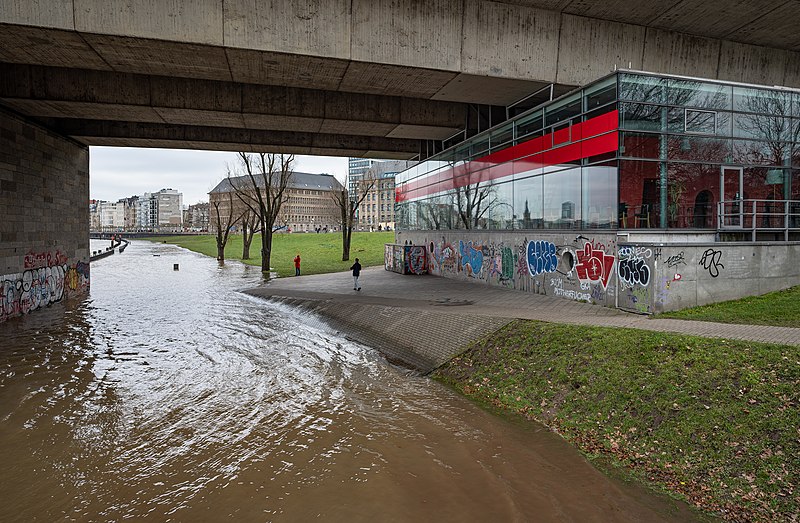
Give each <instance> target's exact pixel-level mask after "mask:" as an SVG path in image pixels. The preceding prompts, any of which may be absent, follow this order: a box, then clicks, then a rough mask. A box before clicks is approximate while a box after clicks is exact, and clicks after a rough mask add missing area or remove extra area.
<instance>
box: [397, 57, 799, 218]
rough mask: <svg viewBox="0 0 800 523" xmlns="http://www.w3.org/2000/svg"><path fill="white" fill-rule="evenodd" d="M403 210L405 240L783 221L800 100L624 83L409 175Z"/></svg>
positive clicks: (548, 110) (730, 88)
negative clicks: (408, 233)
mask: <svg viewBox="0 0 800 523" xmlns="http://www.w3.org/2000/svg"><path fill="white" fill-rule="evenodd" d="M396 199H397V204H398V205H397V211H398V217H397V220H398V228H400V229H406V230H436V229H502V230H508V229H521V230H522V229H597V228H606V229H615V228H620V229H633V228H655V229H716V228H718V227H719V226H721V225H722V226H727V225H731V224H734V225H735V224H736V220H737V219H738V220H740V222H739V224H740V225H744V226H747V225H748V224H747V223H745V222H746V221H747V220H752V219H753V218H751V217H749V216H752V213H751V212H750V211H751V209H752V210H756V209H757V210H758V216H759V218H757V219H758V220H765V221H768V220H773V219H774V220H777V219H779V218H780V216H778V214H782V213H783V212H784V210H785V208H782V209H783V210H780V212H772V211H776V210H779V209H778V208H779V207H781V206H782V205H790V204H787V203H785V202H783V201H785V200H794V201H798V200H800V91H797V90H790V89H782V88H768V87H756V86H749V85H741V84H734V83H726V82H717V81H711V80H699V79H689V78H682V77H670V76H660V75H654V74H648V73H632V72H623V71H621V72H617V73H614V74H613V75H610V76H608V77H605V78H603V79H601V80H598V81H597V82H595V83H593V84H590V85H588V86H586V87H584V88H582V89H579V90H576V91H573V92H572V93H569V94H567V95H565V96H563V97H561V98H559V99H557V100H554V101H552V102H549V103H547V104H546V105H544V106H540V107H537V108H534V109H532V110H530V111H528V112H526V113H523V114H521V115H519V116H517V117H515V118H514V119H513V120H510V121H508V122H504V123H503V124H501V125H499V126H497V127H494V128H492V129H489V130H488V131H486V132H484V133H481V134H479V135H476V136H474V137H473V138H471V139H470V140H468V141H466V142H463V143H461V144H458V145H456V146H454V147H452V148H450V149H448V150H446V151H444V152H442V153H440V154H439V155H437V156H435V157H432V158H430V159H429V160H428V161H425V162H422V163H420V164H418V165H416V166H415V167H413V168H411V169H408V170H406V171H404V172H403V173H401V174H399V175H398V176H397V188H396ZM720 202H722V204H721V205H720ZM771 202H774V203H771ZM791 205H794V203H792V204H791ZM720 209H721V210H722V211H723V213H724V214H723V216H725V218H724V219H723V221H724V222H725V223H722V224H720V223H718V222H719V221H720V220H719V218H718V216H719V214H718V210H720ZM737 209H738V210H739V212H741V215H740V216H738V217H737V215H736V212H737ZM790 212H795V209H792V210H791V211H790ZM759 225H762V224H759ZM763 225H766V226H768V225H769V223H766V222H765V224H763ZM776 226H777V224H776Z"/></svg>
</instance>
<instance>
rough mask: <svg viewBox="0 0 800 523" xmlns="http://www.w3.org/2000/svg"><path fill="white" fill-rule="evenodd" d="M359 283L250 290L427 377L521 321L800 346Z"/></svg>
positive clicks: (428, 288) (366, 278)
mask: <svg viewBox="0 0 800 523" xmlns="http://www.w3.org/2000/svg"><path fill="white" fill-rule="evenodd" d="M352 285H353V278H352V276H351V275H350V273H346V272H345V273H342V272H340V273H332V274H317V275H312V276H301V277H289V278H280V279H277V280H274V281H272V282H270V283H269V284H267V285H265V286H263V287H260V288H257V289H252V290H249V291H247V292H248V294H252V295H254V296H259V297H263V298H271V299H275V300H279V301H283V302H287V303H291V304H294V305H300V306H302V307H306V308H308V309H311V310H313V311H314V312H316V313H319V314H320V315H322V316H324V317H326V318H327V319H328V320H330V321H331V323H332V324H333V325H334V326H335V327H336V328H339V329H340V330H342V331H343V332H345V333H346V334H347V335H348V336H350V337H351V338H353V339H355V340H357V341H360V342H362V343H368V344H370V345H373V346H375V347H377V348H379V349H381V350H382V351H384V353H386V354H387V356H389V357H390V359H396V360H399V361H400V362H402V363H406V364H408V365H411V366H413V367H416V368H418V369H420V370H422V371H423V372H427V371H429V370H431V369H433V368H435V367H437V366H439V365H441V364H442V363H444V362H445V361H447V360H448V359H449V358H450V357H452V356H453V355H454V354H456V353H458V352H459V351H460V350H461V349H463V347H464V346H466V345H467V344H468V343H469V342H470V341H472V340H473V339H475V338H477V337H480V336H482V335H484V334H486V333H488V332H491V331H494V330H496V329H498V328H500V327H501V326H503V325H505V324H506V323H508V322H509V321H511V320H513V319H517V318H520V319H529V320H540V321H547V322H555V323H570V324H576V325H596V326H603V327H628V328H633V329H645V330H651V331H662V332H676V333H681V334H692V335H696V336H704V337H710V338H726V339H736V340H749V341H758V342H765V343H780V344H787V345H795V346H800V328H789V327H770V326H762V325H732V324H723V323H712V322H701V321H688V320H675V319H652V318H650V317H648V316H641V315H637V314H631V313H627V312H622V311H618V310H615V309H609V308H606V307H600V306H597V305H589V304H587V303H580V302H577V301H571V300H565V299H563V298H555V297H552V296H543V295H537V294H532V293H527V292H521V291H514V290H510V289H503V288H500V287H495V286H489V285H486V284H483V283H470V282H463V281H457V280H451V279H447V278H441V277H437V276H429V275H425V276H405V275H401V274H397V273H394V272H389V271H386V270H384V269H383V268H382V267H371V268H368V269H364V270H363V271H362V276H361V285H362V290H361V291H360V292H356V291H354V290H353V288H352Z"/></svg>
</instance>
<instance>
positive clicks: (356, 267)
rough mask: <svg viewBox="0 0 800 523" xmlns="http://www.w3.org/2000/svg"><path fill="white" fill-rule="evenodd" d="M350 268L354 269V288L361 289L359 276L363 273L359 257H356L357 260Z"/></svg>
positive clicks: (355, 289)
mask: <svg viewBox="0 0 800 523" xmlns="http://www.w3.org/2000/svg"><path fill="white" fill-rule="evenodd" d="M350 269H351V270H352V271H353V290H354V291H360V290H361V285H359V284H358V277H359V275H360V274H361V264H360V263H358V258H356V262H355V263H354V264H353V266H352V267H350Z"/></svg>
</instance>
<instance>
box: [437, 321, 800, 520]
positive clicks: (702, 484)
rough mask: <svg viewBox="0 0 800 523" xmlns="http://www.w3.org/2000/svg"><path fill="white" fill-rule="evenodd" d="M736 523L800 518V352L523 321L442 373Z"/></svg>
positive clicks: (602, 459) (601, 459) (598, 458)
mask: <svg viewBox="0 0 800 523" xmlns="http://www.w3.org/2000/svg"><path fill="white" fill-rule="evenodd" d="M434 377H436V378H437V379H439V380H441V381H443V382H445V383H447V384H449V385H451V386H453V387H454V388H455V389H457V390H458V391H460V392H462V393H464V394H466V395H468V396H470V397H472V398H474V399H477V400H479V401H482V402H489V403H491V404H492V405H494V406H496V407H499V408H501V409H506V410H510V411H513V412H517V413H519V414H522V415H524V416H526V417H528V418H531V419H535V420H539V421H541V422H542V423H544V424H545V425H547V426H548V427H550V428H552V429H553V430H555V431H557V432H559V433H560V434H562V435H563V436H564V437H565V438H566V439H567V440H569V441H571V442H573V443H574V444H575V445H576V446H577V447H578V448H580V449H581V450H582V451H583V452H585V453H586V454H587V455H588V456H589V457H590V459H592V460H593V461H595V462H596V463H598V464H599V465H601V466H602V467H603V468H606V467H613V468H614V469H616V470H618V471H621V472H623V474H624V475H631V476H633V477H635V478H638V479H640V480H642V481H643V482H644V483H645V484H649V485H651V486H653V487H655V488H656V489H660V490H664V491H666V492H668V493H671V494H677V495H679V496H682V497H685V499H687V500H688V501H689V502H690V503H691V504H693V505H695V506H698V507H701V508H702V509H703V510H705V511H710V512H714V513H716V514H718V515H722V517H724V518H725V519H729V520H733V521H795V520H797V518H800V498H799V497H798V495H800V491H799V490H798V488H800V485H798V479H800V477H799V476H800V444H798V442H799V441H800V432H798V431H799V430H800V429H798V427H800V410H798V391H800V349H798V348H797V347H787V346H780V345H767V344H759V343H748V342H741V341H725V340H712V339H705V338H698V337H692V336H682V335H676V334H665V333H656V332H646V331H639V330H633V329H612V328H597V327H578V326H570V325H557V324H547V323H540V322H532V321H521V320H520V321H515V322H514V323H512V324H510V325H509V326H507V327H505V328H503V329H502V330H500V331H498V332H496V333H494V334H493V335H491V336H489V337H488V338H486V339H484V340H482V341H480V342H478V343H476V344H474V345H473V346H472V347H471V348H469V349H468V350H467V351H466V352H465V353H464V354H462V355H461V356H459V357H457V358H455V359H454V360H452V361H451V362H450V363H448V364H447V365H445V366H444V367H442V368H441V369H439V370H438V371H436V372H435V373H434Z"/></svg>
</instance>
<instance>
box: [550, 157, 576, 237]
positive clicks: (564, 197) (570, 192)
mask: <svg viewBox="0 0 800 523" xmlns="http://www.w3.org/2000/svg"><path fill="white" fill-rule="evenodd" d="M580 202H581V169H580V168H575V169H566V170H563V171H559V172H554V173H550V174H545V175H544V228H545V229H569V228H573V227H577V226H579V224H578V223H576V222H578V221H579V220H580V219H581V216H580V214H581V209H580Z"/></svg>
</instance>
